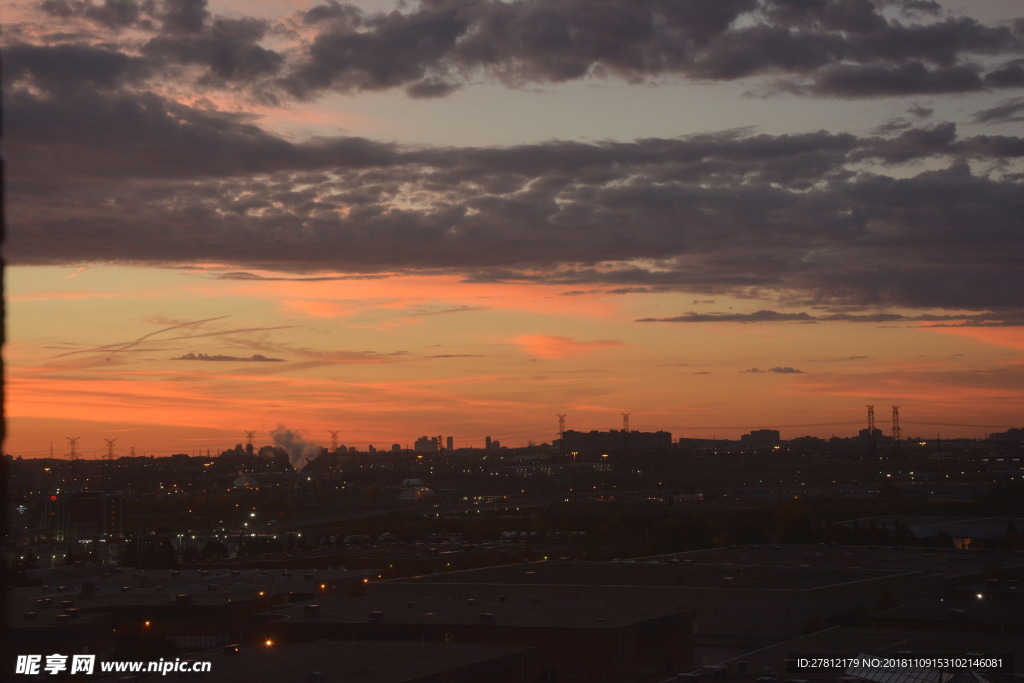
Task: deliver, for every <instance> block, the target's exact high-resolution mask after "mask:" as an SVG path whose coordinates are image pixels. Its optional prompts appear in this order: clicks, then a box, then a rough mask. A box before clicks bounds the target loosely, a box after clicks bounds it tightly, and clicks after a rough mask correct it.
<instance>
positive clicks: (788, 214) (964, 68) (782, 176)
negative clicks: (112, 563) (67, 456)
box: [3, 0, 1024, 458]
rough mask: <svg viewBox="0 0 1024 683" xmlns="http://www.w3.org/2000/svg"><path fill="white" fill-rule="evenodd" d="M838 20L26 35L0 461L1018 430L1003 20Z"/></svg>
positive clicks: (171, 25) (122, 21)
mask: <svg viewBox="0 0 1024 683" xmlns="http://www.w3.org/2000/svg"><path fill="white" fill-rule="evenodd" d="M825 4H829V3H825ZM854 4H856V6H857V7H858V8H859V9H858V10H857V12H859V14H858V15H857V16H852V14H849V15H848V14H841V13H835V14H828V13H824V14H822V15H821V16H818V15H815V16H810V14H808V15H807V16H803V15H800V12H803V11H806V12H807V13H811V14H813V11H812V10H811V9H806V10H800V11H798V10H796V9H792V8H791V9H785V8H784V7H783V6H782V3H775V2H772V1H771V0H756V1H755V0H751V2H748V3H742V2H737V3H723V4H722V5H721V7H719V8H718V10H717V11H716V12H715V13H714V16H697V15H698V14H700V11H701V10H699V7H702V6H703V5H701V4H700V3H695V4H693V5H692V6H691V5H688V4H686V3H682V4H678V6H676V5H673V4H672V3H668V4H665V3H661V2H655V1H653V0H652V2H607V3H595V4H594V5H593V6H592V7H591V6H590V5H588V4H587V3H582V4H581V3H559V2H555V1H554V0H551V1H548V0H544V1H540V2H525V0H510V1H508V2H497V1H496V0H481V1H480V2H474V3H448V2H410V3H406V4H403V5H401V6H398V5H395V4H394V3H384V2H356V3H353V6H352V7H351V8H349V9H351V10H352V11H351V12H348V13H346V12H343V11H342V10H343V8H345V7H348V6H347V5H342V4H339V3H325V4H318V3H317V2H315V1H313V0H310V1H308V2H271V1H269V0H267V1H265V2H260V3H238V2H227V1H223V2H212V1H211V2H208V3H180V2H173V1H170V0H168V1H167V2H158V3H155V4H153V3H149V4H146V3H134V2H127V3H124V6H125V7H126V8H129V9H132V8H133V9H132V11H131V12H129V11H127V10H126V11H125V13H123V14H118V15H116V16H115V14H113V13H112V10H111V11H108V9H109V8H106V5H104V4H103V3H100V2H85V3H70V4H61V3H40V2H29V3H24V4H23V5H19V7H18V9H17V11H16V12H15V11H13V10H12V13H11V15H10V16H8V17H6V20H5V24H6V26H5V31H4V36H3V48H4V53H5V54H4V78H3V89H4V90H3V97H4V110H5V114H4V116H5V133H4V137H3V152H4V159H5V163H6V166H7V170H6V183H7V186H6V193H5V196H6V204H7V208H6V218H7V239H6V243H5V245H4V250H5V259H6V262H7V270H6V283H5V295H6V301H7V311H6V312H7V322H6V324H7V330H6V344H5V347H4V361H5V383H6V387H5V388H6V391H5V405H4V412H5V417H6V421H7V431H6V439H5V443H4V452H5V453H9V454H12V455H23V456H25V457H42V456H48V455H49V454H50V452H51V448H52V449H53V453H54V454H55V455H57V456H60V455H64V453H65V451H66V449H67V441H66V438H67V437H77V436H81V440H80V446H79V451H80V453H81V454H82V455H83V456H84V457H87V458H94V457H100V455H101V454H102V453H104V452H105V449H106V444H105V442H104V439H105V438H106V439H111V438H114V437H117V438H118V442H117V448H118V453H119V454H121V455H127V454H128V452H129V449H134V451H135V452H136V453H138V454H157V455H166V454H170V453H175V452H187V453H191V452H195V451H200V450H201V451H203V452H205V451H206V450H210V451H211V452H218V451H220V450H223V449H226V448H230V447H233V446H234V445H235V444H236V443H239V442H242V441H244V439H245V432H246V431H252V430H256V431H257V441H260V440H261V439H266V438H269V437H268V435H269V433H270V431H271V430H274V429H276V428H278V427H279V426H285V427H287V428H289V429H292V430H297V431H299V432H301V433H302V434H303V435H304V437H305V438H307V439H309V440H310V441H312V442H316V443H327V442H329V440H330V436H329V431H331V430H340V432H341V435H340V439H341V441H342V442H344V443H345V444H347V445H349V446H357V447H359V448H361V449H363V448H366V446H367V445H368V444H374V445H375V446H376V447H377V448H389V447H390V446H391V444H392V443H399V444H401V445H403V446H404V445H407V444H409V443H412V442H413V441H414V440H415V439H416V438H417V437H419V436H420V435H423V434H429V435H437V434H451V435H454V439H455V443H456V445H457V446H481V445H482V444H483V441H484V438H485V437H486V436H492V437H494V438H495V439H500V440H501V441H502V443H504V444H506V445H509V446H516V445H521V444H526V443H529V442H531V441H534V442H548V441H551V440H552V439H553V438H555V435H556V432H557V415H558V414H566V415H567V426H568V427H570V428H572V429H578V430H590V429H602V430H605V429H616V428H619V426H620V425H621V421H622V413H623V412H629V413H630V416H631V417H630V420H631V424H632V425H633V428H634V429H644V430H647V429H650V430H656V429H665V430H668V431H671V432H672V434H673V437H674V438H678V437H683V436H694V437H711V436H717V437H719V438H738V436H739V435H740V434H742V433H744V432H747V431H750V430H751V429H758V428H775V429H781V431H782V433H783V438H793V437H796V436H801V435H814V436H822V437H828V436H831V435H841V436H848V435H851V434H855V433H856V432H857V430H859V429H861V428H863V427H864V406H865V404H877V405H878V406H885V407H886V409H888V406H891V405H900V406H901V416H902V427H903V433H904V434H906V435H915V436H916V435H921V436H927V437H929V438H930V437H931V436H933V435H934V434H936V433H939V432H941V433H942V434H944V435H945V434H950V435H962V436H971V437H981V436H983V435H985V434H988V433H990V432H994V431H1001V430H1005V429H1007V428H1010V427H1019V426H1021V424H1020V423H1021V416H1022V415H1024V308H1022V301H1021V292H1024V269H1022V267H1021V263H1022V262H1024V260H1022V259H1024V231H1022V216H1024V200H1022V197H1024V192H1022V187H1021V185H1022V183H1024V180H1022V179H1024V165H1022V158H1024V151H1022V150H1024V141H1022V139H1021V137H1020V136H1019V132H1020V131H1019V125H1020V120H1021V116H1022V114H1024V100H1022V89H1024V77H1021V67H1020V64H1019V61H1020V59H1021V58H1022V57H1024V47H1022V45H1024V34H1022V33H1021V30H1022V28H1021V27H1022V26H1024V24H1022V23H1021V22H1020V21H1019V19H1020V17H1021V13H1020V7H1019V4H1018V3H1010V2H999V1H997V0H988V1H986V2H978V3H977V4H975V3H969V4H967V5H966V6H964V5H963V4H962V3H960V4H957V3H953V2H945V1H943V2H941V3H900V2H894V3H881V2H879V3H874V4H872V3H859V4H857V3H854ZM854 4H851V5H850V7H853V5H854ZM57 5H61V6H62V7H66V11H63V10H61V11H58V10H57V9H54V8H55V7H57ZM932 5H934V7H932ZM396 7H397V9H396ZM584 7H586V8H587V9H586V10H584V9H583V8H584ZM672 7H676V9H672ZM392 10H394V11H392ZM849 11H850V12H851V13H853V12H854V10H853V9H850V10H849ZM965 13H966V14H965ZM499 15H500V17H501V21H498V19H497V18H496V17H498V16H499ZM798 15H799V16H798ZM542 18H543V19H545V21H546V22H547V23H546V24H545V25H548V26H549V27H553V28H551V29H550V30H551V31H554V32H555V33H557V34H558V35H563V33H564V36H563V38H560V39H558V40H554V39H552V40H550V41H548V40H547V39H546V38H545V37H544V35H547V34H544V35H541V34H540V33H539V31H540V29H539V28H538V27H539V26H540V20H541V19H542ZM1015 18H1016V19H1017V20H1018V21H1017V22H1016V23H1014V22H1013V21H1012V20H1013V19H1015ZM499 24H500V25H502V26H504V29H503V31H504V32H503V33H493V34H492V33H491V32H495V31H497V29H496V28H495V26H497V25H499ZM563 29H564V31H563ZM940 31H941V32H944V33H943V35H946V34H948V37H947V38H946V39H943V40H942V41H940V42H941V43H942V47H935V44H933V43H930V42H928V41H925V40H920V41H918V40H916V39H915V40H912V39H910V38H913V37H915V36H916V37H920V36H923V35H933V34H935V32H940ZM783 33H785V35H787V36H788V41H789V42H786V41H781V40H780V41H778V43H776V42H773V41H772V40H769V38H768V37H767V36H770V35H781V34H783ZM908 36H909V37H908ZM957 36H960V37H959V39H958V38H957ZM757 41H761V42H757ZM784 42H785V45H783V43H784ZM840 44H841V45H842V47H841V48H840V47H837V46H838V45H840ZM897 44H898V45H900V46H902V47H901V49H899V50H897V49H895V48H893V46H894V45H897ZM353 45H361V46H363V47H362V49H364V50H365V51H366V52H365V53H364V52H358V51H356V50H355V48H353V47H352V46H353ZM929 45H930V46H931V47H929ZM673 46H675V47H678V48H679V49H675V48H674V47H673ZM787 46H788V47H787ZM801 46H803V47H801ZM683 47H685V49H683ZM485 48H486V49H485ZM787 50H789V51H790V52H786V51H787ZM794 51H795V52H794ZM833 52H834V54H833ZM880 414H881V413H880ZM879 423H880V426H884V425H882V424H881V423H882V420H881V419H880V420H879Z"/></svg>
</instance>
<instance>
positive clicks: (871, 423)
mask: <svg viewBox="0 0 1024 683" xmlns="http://www.w3.org/2000/svg"><path fill="white" fill-rule="evenodd" d="M867 409H868V457H869V458H872V459H873V458H874V457H875V407H874V406H867Z"/></svg>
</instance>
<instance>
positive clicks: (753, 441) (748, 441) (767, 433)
mask: <svg viewBox="0 0 1024 683" xmlns="http://www.w3.org/2000/svg"><path fill="white" fill-rule="evenodd" d="M780 441H781V439H780V438H779V430H777V429H755V430H753V431H752V432H750V433H749V434H744V435H743V436H741V437H740V443H742V444H743V445H745V446H777V445H779V442H780Z"/></svg>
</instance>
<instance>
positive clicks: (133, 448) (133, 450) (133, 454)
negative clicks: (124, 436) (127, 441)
mask: <svg viewBox="0 0 1024 683" xmlns="http://www.w3.org/2000/svg"><path fill="white" fill-rule="evenodd" d="M132 457H133V458H134V457H135V446H132ZM206 457H207V458H209V457H210V452H209V451H207V452H206Z"/></svg>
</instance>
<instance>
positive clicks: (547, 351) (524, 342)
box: [512, 334, 626, 358]
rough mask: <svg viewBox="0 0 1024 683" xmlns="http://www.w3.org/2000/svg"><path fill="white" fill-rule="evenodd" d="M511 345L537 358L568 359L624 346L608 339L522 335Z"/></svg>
mask: <svg viewBox="0 0 1024 683" xmlns="http://www.w3.org/2000/svg"><path fill="white" fill-rule="evenodd" d="M512 343H513V344H515V345H516V346H518V347H520V348H521V349H522V350H523V351H525V352H526V353H528V354H530V355H531V356H536V357H538V358H568V357H571V356H577V355H579V354H581V353H586V352H589V351H599V350H601V349H611V348H618V347H623V346H626V344H624V343H623V342H620V341H614V340H610V339H593V340H578V339H572V338H570V337H560V336H555V335H548V334H523V335H519V336H518V337H516V338H514V339H513V340H512Z"/></svg>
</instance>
